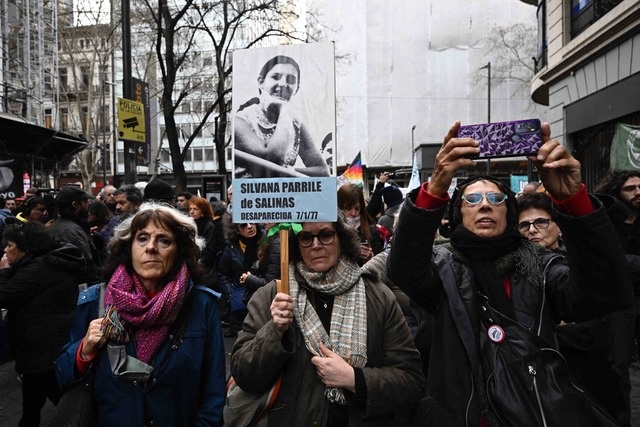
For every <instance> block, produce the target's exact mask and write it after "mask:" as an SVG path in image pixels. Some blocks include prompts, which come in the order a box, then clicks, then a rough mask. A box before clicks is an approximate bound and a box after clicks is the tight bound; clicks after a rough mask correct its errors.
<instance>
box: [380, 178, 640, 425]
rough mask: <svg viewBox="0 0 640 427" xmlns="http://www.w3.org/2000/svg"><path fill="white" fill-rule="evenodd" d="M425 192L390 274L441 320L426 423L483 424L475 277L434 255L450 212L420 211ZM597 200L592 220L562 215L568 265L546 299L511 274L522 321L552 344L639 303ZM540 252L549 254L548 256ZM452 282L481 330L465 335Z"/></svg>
mask: <svg viewBox="0 0 640 427" xmlns="http://www.w3.org/2000/svg"><path fill="white" fill-rule="evenodd" d="M418 191H419V189H418V190H416V191H414V192H412V193H411V195H410V197H408V198H407V199H406V201H405V203H404V205H403V208H402V211H401V213H400V218H399V222H398V227H397V229H396V231H395V233H394V242H393V245H392V247H391V253H390V255H389V260H388V265H387V267H388V270H387V274H388V275H389V277H390V278H391V280H392V281H393V282H394V283H396V284H397V285H398V286H399V287H400V289H402V290H403V291H404V292H405V293H406V294H407V295H408V296H409V297H410V298H411V299H412V300H413V301H415V302H417V303H418V304H419V305H421V306H422V307H424V308H425V309H426V310H427V311H428V312H430V313H432V314H433V315H434V318H435V327H434V338H433V342H432V346H431V358H430V365H429V376H428V378H427V395H428V397H427V398H425V399H424V400H423V401H422V402H421V405H422V406H421V408H420V412H419V414H418V418H419V422H424V423H427V424H424V425H453V426H455V425H465V424H466V425H470V426H477V425H478V424H479V422H480V404H479V396H478V393H477V390H478V385H477V384H474V378H473V373H472V369H471V363H470V360H472V359H473V358H476V359H475V360H478V359H477V357H478V355H477V354H475V355H473V354H469V352H468V349H469V348H473V347H474V346H477V337H478V336H479V335H478V333H479V330H480V327H479V325H480V321H479V301H478V300H477V299H476V297H475V283H474V279H473V278H474V275H473V272H472V271H471V269H470V268H469V267H468V266H466V265H464V264H462V263H461V262H460V261H458V260H457V259H454V258H453V256H452V254H451V252H449V251H448V250H447V249H446V248H444V247H442V246H440V247H437V248H438V249H435V250H434V246H433V243H434V237H435V234H436V231H437V229H438V227H439V225H440V220H441V218H442V216H443V214H444V211H445V207H444V206H443V207H441V208H439V209H434V210H427V209H421V208H418V207H417V206H415V204H414V200H415V197H416V196H417V194H418ZM592 203H593V205H594V206H595V207H596V211H595V212H593V213H591V214H589V215H585V216H581V217H570V216H567V215H564V214H562V213H559V212H556V214H557V217H558V219H557V221H558V224H559V225H560V228H561V229H562V232H563V238H564V240H565V243H566V247H567V252H568V260H569V265H568V266H567V265H563V264H562V263H557V262H556V263H553V264H551V265H550V267H549V268H548V270H546V295H545V294H543V293H542V290H541V289H540V288H537V287H534V286H532V284H531V283H530V282H529V281H528V278H527V277H518V278H516V277H510V279H511V299H510V301H511V303H512V305H513V307H514V311H515V314H516V320H517V321H518V322H520V323H521V324H523V325H525V326H526V327H528V328H536V329H537V328H538V327H540V329H541V334H540V335H541V336H543V337H545V338H547V339H553V334H554V327H555V324H557V323H559V322H560V320H564V321H566V322H572V321H582V320H586V319H590V318H593V317H596V316H602V315H605V314H607V313H610V312H612V311H615V310H620V309H624V308H627V307H628V306H629V304H631V303H632V302H633V297H632V295H633V294H632V288H631V284H630V277H629V274H628V269H627V268H626V265H625V259H624V255H623V253H622V250H621V248H620V245H619V244H618V242H617V240H616V239H611V236H612V235H614V233H615V232H614V230H613V227H612V226H611V223H610V222H609V220H608V217H607V214H606V213H605V211H604V209H603V208H602V205H601V203H600V202H599V201H598V200H596V199H592ZM522 244H529V243H528V242H526V243H525V241H523V243H522ZM541 255H544V256H547V257H548V254H545V253H544V252H541ZM430 261H431V262H430ZM541 261H542V262H544V260H541ZM541 265H544V263H542V264H541ZM445 282H447V283H450V284H451V285H452V286H454V287H456V288H457V291H458V292H459V294H460V296H461V298H462V299H463V301H464V302H465V304H466V305H467V308H468V311H469V312H470V313H471V316H472V318H474V319H478V320H477V322H476V325H478V329H476V330H474V331H468V330H460V328H459V327H458V326H457V320H456V319H457V317H456V313H455V312H454V311H452V306H451V305H450V304H449V301H448V299H447V298H446V296H445V293H444V288H443V283H445ZM541 313H542V314H541ZM429 422H431V423H432V424H428V423H429Z"/></svg>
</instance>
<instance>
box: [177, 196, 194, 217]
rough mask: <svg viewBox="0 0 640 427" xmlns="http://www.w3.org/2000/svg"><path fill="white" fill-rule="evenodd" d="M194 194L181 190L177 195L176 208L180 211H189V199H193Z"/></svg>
mask: <svg viewBox="0 0 640 427" xmlns="http://www.w3.org/2000/svg"><path fill="white" fill-rule="evenodd" d="M192 196H193V194H191V193H189V192H188V191H181V192H180V193H178V196H177V197H176V208H177V209H178V210H179V211H180V212H184V213H188V212H189V199H191V197H192Z"/></svg>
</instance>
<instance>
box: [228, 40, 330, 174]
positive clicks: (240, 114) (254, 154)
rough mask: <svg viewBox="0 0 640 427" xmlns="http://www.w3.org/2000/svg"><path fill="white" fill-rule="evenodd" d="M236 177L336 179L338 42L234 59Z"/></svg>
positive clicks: (244, 52) (248, 52) (244, 53)
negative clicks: (336, 64)
mask: <svg viewBox="0 0 640 427" xmlns="http://www.w3.org/2000/svg"><path fill="white" fill-rule="evenodd" d="M233 76H234V77H233V115H234V117H233V150H234V178H275V177H305V176H307V177H318V176H330V175H335V171H334V170H333V165H332V164H331V159H332V157H331V153H333V152H334V151H335V148H334V146H335V73H334V46H333V43H311V44H298V45H286V46H276V47H270V48H257V49H241V50H236V51H234V54H233Z"/></svg>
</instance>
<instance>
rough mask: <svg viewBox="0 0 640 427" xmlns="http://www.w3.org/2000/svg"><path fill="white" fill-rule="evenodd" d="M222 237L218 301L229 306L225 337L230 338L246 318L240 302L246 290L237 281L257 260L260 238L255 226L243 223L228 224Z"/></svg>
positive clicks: (217, 274)
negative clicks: (220, 291) (220, 289)
mask: <svg viewBox="0 0 640 427" xmlns="http://www.w3.org/2000/svg"><path fill="white" fill-rule="evenodd" d="M225 237H226V241H225V247H224V250H223V251H222V255H220V260H219V262H218V271H217V273H216V276H217V277H218V283H219V286H220V287H221V288H222V290H223V292H222V297H221V300H223V301H228V302H229V305H228V306H229V311H228V322H229V330H228V331H227V332H225V334H224V336H225V337H227V338H233V337H235V336H237V335H238V331H240V329H241V328H242V321H243V320H244V317H245V315H246V314H247V306H246V305H245V304H244V303H243V302H242V300H243V298H244V293H245V290H246V289H245V286H244V284H242V283H240V277H241V276H242V274H243V273H245V272H246V271H249V270H251V268H252V267H253V264H254V263H255V262H256V261H257V260H258V248H259V246H260V239H261V238H262V236H261V234H260V232H259V229H258V227H256V224H253V223H242V224H229V225H228V226H227V229H226V235H225Z"/></svg>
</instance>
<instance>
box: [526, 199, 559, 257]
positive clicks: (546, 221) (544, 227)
mask: <svg viewBox="0 0 640 427" xmlns="http://www.w3.org/2000/svg"><path fill="white" fill-rule="evenodd" d="M517 200H518V231H519V232H520V235H521V236H522V237H524V238H525V239H527V240H529V241H530V242H533V243H538V244H539V245H542V246H544V247H545V249H549V250H555V249H558V248H560V247H561V242H562V240H561V237H562V231H560V227H558V224H557V223H556V222H555V221H554V219H553V211H552V207H551V206H552V202H551V199H550V198H549V196H547V195H546V194H545V193H522V194H521V195H520V196H518V198H517Z"/></svg>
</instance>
